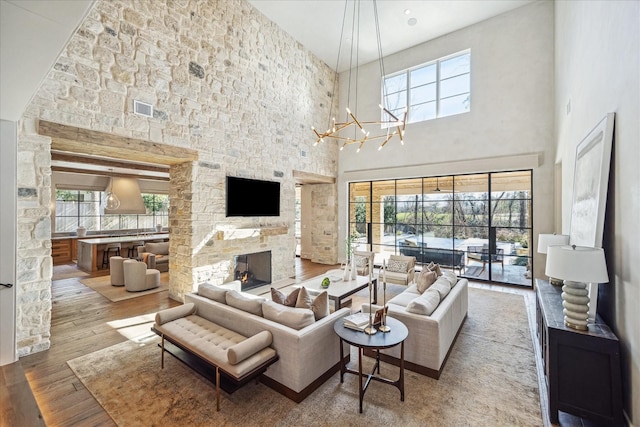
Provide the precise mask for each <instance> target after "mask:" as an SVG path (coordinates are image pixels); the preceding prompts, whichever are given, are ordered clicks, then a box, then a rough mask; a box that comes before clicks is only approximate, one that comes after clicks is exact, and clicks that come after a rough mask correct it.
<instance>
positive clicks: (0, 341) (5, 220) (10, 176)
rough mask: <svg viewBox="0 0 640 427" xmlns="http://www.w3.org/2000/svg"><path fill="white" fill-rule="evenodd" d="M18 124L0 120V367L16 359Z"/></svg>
mask: <svg viewBox="0 0 640 427" xmlns="http://www.w3.org/2000/svg"><path fill="white" fill-rule="evenodd" d="M17 149H18V134H17V123H16V122H11V121H7V120H0V283H5V284H13V285H14V286H13V287H11V288H6V287H4V286H0V366H3V365H7V364H9V363H13V362H15V361H16V360H18V353H17V351H16V286H15V284H16V227H17V221H16V196H17V192H16V189H17V186H16V164H17Z"/></svg>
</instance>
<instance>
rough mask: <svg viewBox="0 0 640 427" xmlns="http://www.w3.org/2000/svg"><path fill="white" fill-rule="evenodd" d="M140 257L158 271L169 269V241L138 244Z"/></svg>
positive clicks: (148, 265)
mask: <svg viewBox="0 0 640 427" xmlns="http://www.w3.org/2000/svg"><path fill="white" fill-rule="evenodd" d="M137 250H138V259H139V260H142V261H143V262H145V263H146V264H147V267H149V268H155V269H156V270H158V271H161V272H164V271H169V242H147V243H145V244H144V245H143V246H138V248H137Z"/></svg>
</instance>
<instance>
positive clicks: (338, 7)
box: [248, 0, 536, 72]
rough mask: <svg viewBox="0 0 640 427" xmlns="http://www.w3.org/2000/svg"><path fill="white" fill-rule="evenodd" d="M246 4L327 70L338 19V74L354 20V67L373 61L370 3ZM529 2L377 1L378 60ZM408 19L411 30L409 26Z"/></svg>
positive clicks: (345, 64)
mask: <svg viewBox="0 0 640 427" xmlns="http://www.w3.org/2000/svg"><path fill="white" fill-rule="evenodd" d="M248 1H249V3H251V4H252V5H253V6H254V7H255V8H256V9H258V10H259V11H260V12H262V13H263V14H264V15H265V16H266V17H267V18H269V19H270V20H272V21H274V22H275V23H276V24H277V25H278V26H279V27H280V28H282V29H283V30H285V31H286V32H287V33H289V34H290V35H291V36H292V37H293V38H294V39H296V40H297V41H299V42H300V43H301V44H302V45H303V46H305V47H306V48H307V49H309V50H310V51H311V52H313V53H314V54H315V55H316V56H318V57H319V58H320V59H322V60H323V61H324V62H325V63H326V64H327V65H329V66H330V67H331V68H333V69H336V62H337V56H338V48H339V46H340V34H341V30H342V28H343V24H342V23H343V18H344V21H345V25H344V28H345V30H344V33H343V35H342V51H341V52H342V53H341V54H340V64H339V65H338V67H337V70H338V71H339V72H342V71H344V70H347V69H348V68H349V59H350V58H349V56H350V55H349V53H348V52H349V50H350V47H351V40H352V39H353V40H358V37H356V33H354V35H353V37H352V32H351V29H352V28H353V27H354V25H353V23H354V19H353V17H354V15H355V16H356V19H355V22H356V25H355V27H356V28H357V26H358V25H357V23H358V22H359V27H360V37H359V49H358V57H359V58H358V59H359V63H360V64H366V63H368V62H371V61H374V60H377V59H378V45H377V42H376V32H375V19H374V16H375V15H374V6H373V4H374V2H373V0H248ZM533 1H536V0H455V1H453V0H377V2H376V8H377V11H378V23H379V28H380V44H381V48H382V54H383V56H386V55H390V54H393V53H396V52H399V51H402V50H404V49H407V48H409V47H411V46H415V45H417V44H420V43H424V42H426V41H428V40H433V39H435V38H437V37H440V36H443V35H445V34H447V33H450V32H453V31H456V30H459V29H461V28H464V27H467V26H469V25H472V24H475V23H478V22H480V21H484V20H486V19H489V18H491V17H494V16H497V15H500V14H502V13H505V12H508V11H510V10H512V9H516V8H518V7H521V6H524V5H525V4H528V3H531V2H533ZM345 7H346V13H345ZM358 11H359V14H358ZM407 11H408V12H407ZM358 16H359V18H360V19H358ZM414 19H415V23H414V24H413V25H411V23H410V22H409V21H410V20H414ZM411 22H413V21H411ZM355 45H356V44H355V43H354V46H355ZM354 65H355V64H354Z"/></svg>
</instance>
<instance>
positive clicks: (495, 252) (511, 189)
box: [349, 171, 533, 287]
mask: <svg viewBox="0 0 640 427" xmlns="http://www.w3.org/2000/svg"><path fill="white" fill-rule="evenodd" d="M349 188H350V194H349V204H350V210H349V229H350V231H354V232H356V233H358V235H359V236H360V237H359V238H360V239H362V242H365V241H366V242H367V245H371V248H372V250H373V251H374V252H376V258H375V262H376V264H378V265H379V264H381V263H382V259H388V257H389V255H391V254H403V255H410V256H415V257H416V261H417V265H418V267H420V266H421V265H423V264H427V263H429V262H430V261H434V262H439V263H440V264H443V266H444V267H445V268H453V269H454V271H456V273H458V274H460V275H461V276H463V277H468V278H470V279H477V280H489V281H495V282H502V283H509V284H517V285H524V286H529V287H530V286H532V278H531V273H530V272H531V262H532V256H531V251H530V248H531V237H532V228H531V224H532V220H531V211H532V204H533V200H532V174H531V171H516V172H496V173H483V174H470V175H455V176H438V177H423V178H411V179H399V180H385V181H373V182H370V183H352V184H350V187H349ZM445 264H446V265H445Z"/></svg>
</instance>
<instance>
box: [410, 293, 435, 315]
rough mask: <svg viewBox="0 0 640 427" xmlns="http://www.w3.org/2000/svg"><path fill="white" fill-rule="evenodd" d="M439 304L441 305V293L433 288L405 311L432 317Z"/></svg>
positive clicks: (412, 302) (411, 303) (415, 300)
mask: <svg viewBox="0 0 640 427" xmlns="http://www.w3.org/2000/svg"><path fill="white" fill-rule="evenodd" d="M438 304H440V293H439V292H438V291H437V290H435V289H433V287H431V288H429V289H427V290H426V291H425V292H424V294H422V295H420V296H419V297H418V298H415V299H414V300H413V301H411V302H410V303H409V304H408V305H407V308H405V310H406V311H408V312H409V313H414V314H422V315H424V316H431V314H432V313H433V312H434V311H435V310H436V308H438Z"/></svg>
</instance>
